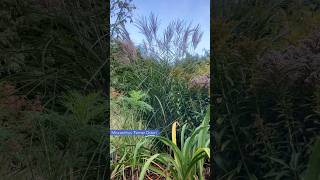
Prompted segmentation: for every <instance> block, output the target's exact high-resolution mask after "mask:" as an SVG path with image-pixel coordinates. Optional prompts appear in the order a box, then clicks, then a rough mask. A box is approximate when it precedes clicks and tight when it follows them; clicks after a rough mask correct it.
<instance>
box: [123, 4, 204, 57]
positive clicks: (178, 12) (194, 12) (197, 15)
mask: <svg viewBox="0 0 320 180" xmlns="http://www.w3.org/2000/svg"><path fill="white" fill-rule="evenodd" d="M133 3H134V5H135V6H136V8H137V9H135V10H134V12H133V19H136V18H139V17H140V16H149V15H150V13H151V12H153V13H154V14H155V15H157V16H158V19H159V20H160V30H161V28H164V27H166V26H167V25H168V24H169V22H170V21H172V20H175V19H182V20H185V21H187V22H192V24H193V25H196V24H200V27H201V31H202V32H203V36H202V40H201V42H200V43H199V45H198V47H197V49H196V53H198V54H203V49H207V50H209V49H210V0H133ZM126 27H127V31H128V32H129V34H130V37H131V39H132V41H133V42H134V43H135V44H136V45H138V44H140V43H141V42H142V39H143V35H141V34H140V33H139V30H138V28H137V27H135V26H134V25H133V24H129V23H128V24H127V26H126ZM161 33H162V32H161Z"/></svg>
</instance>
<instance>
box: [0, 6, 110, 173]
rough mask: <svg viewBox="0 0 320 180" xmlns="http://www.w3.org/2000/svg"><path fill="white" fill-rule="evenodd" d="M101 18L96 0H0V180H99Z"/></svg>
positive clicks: (103, 46) (102, 10) (102, 128)
mask: <svg viewBox="0 0 320 180" xmlns="http://www.w3.org/2000/svg"><path fill="white" fill-rule="evenodd" d="M105 11H106V10H105V5H104V4H103V3H102V1H99V2H98V1H96V2H95V1H85V0H81V1H63V0H23V1H22V0H17V1H11V0H3V1H1V4H0V14H1V16H0V54H1V55H0V63H1V66H0V163H1V166H0V177H1V179H80V178H84V179H96V178H98V179H101V178H102V177H106V175H105V173H106V168H105V166H106V165H107V164H108V161H107V160H106V159H107V155H106V152H107V151H106V147H105V142H104V141H105V139H107V138H106V134H105V132H106V125H105V122H104V120H105V112H106V111H107V108H106V107H107V104H108V101H107V100H106V99H105V97H104V96H103V93H102V90H103V86H105V85H106V84H105V81H106V72H108V71H107V66H106V63H107V55H108V51H107V49H108V48H107V41H106V39H105V38H104V37H105V36H106V32H107V31H106V30H107V29H106V26H105V23H103V22H104V20H105V17H106V13H105ZM104 95H106V94H104Z"/></svg>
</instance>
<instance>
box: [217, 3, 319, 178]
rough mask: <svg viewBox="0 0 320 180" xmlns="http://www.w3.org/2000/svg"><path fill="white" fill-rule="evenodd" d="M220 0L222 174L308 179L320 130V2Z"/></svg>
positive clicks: (219, 138) (219, 133) (219, 146)
mask: <svg viewBox="0 0 320 180" xmlns="http://www.w3.org/2000/svg"><path fill="white" fill-rule="evenodd" d="M215 2H216V13H215V19H212V20H211V21H212V24H211V25H212V37H213V55H214V57H213V61H214V63H213V64H215V66H216V67H215V69H216V71H215V72H214V77H215V78H214V79H213V85H214V87H213V88H214V92H215V94H214V99H215V105H214V108H213V109H214V115H215V116H214V119H215V122H216V128H217V129H215V130H216V131H215V140H216V145H217V148H216V152H214V154H215V157H214V160H215V164H216V166H215V167H216V168H215V172H216V175H217V178H218V179H281V180H282V179H283V180H284V179H288V180H289V179H290V180H292V179H304V178H305V177H306V175H305V174H306V169H307V167H308V165H307V164H308V161H309V159H310V154H311V152H312V147H313V144H314V143H315V140H316V137H317V136H319V132H320V131H319V128H320V126H319V122H320V120H319V109H318V106H319V96H318V94H319V65H318V64H319V53H320V51H319V43H318V42H319V22H320V21H319V17H320V12H319V2H318V1H296V0H282V1H264V0H261V1H255V0H249V1H215ZM313 177H315V176H313Z"/></svg>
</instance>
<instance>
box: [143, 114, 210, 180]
mask: <svg viewBox="0 0 320 180" xmlns="http://www.w3.org/2000/svg"><path fill="white" fill-rule="evenodd" d="M209 113H210V111H209V110H208V111H207V113H206V116H205V118H204V120H203V121H202V124H201V125H200V126H199V127H197V128H196V129H195V130H194V131H193V132H192V134H191V135H190V136H189V137H187V138H186V139H185V135H186V130H187V124H185V125H183V127H182V130H181V135H180V138H181V142H180V148H179V147H178V144H177V138H176V127H177V122H174V123H173V126H172V139H171V140H170V139H168V138H165V137H161V136H156V137H155V138H156V139H158V140H160V141H161V142H162V143H164V144H165V145H167V146H168V147H169V148H170V149H171V150H172V151H173V155H174V156H173V157H172V156H171V155H170V154H168V153H157V154H154V155H152V156H151V157H149V158H148V159H147V160H146V162H145V163H144V164H143V167H142V170H141V173H140V177H139V180H143V179H144V176H145V174H146V172H147V170H151V171H154V172H156V173H158V174H160V175H162V176H164V177H166V178H167V179H172V178H173V179H176V180H189V179H194V178H198V179H203V178H204V175H203V166H204V159H205V158H206V157H209V158H210V148H209V143H210V138H209ZM150 137H151V136H149V137H147V138H150ZM151 163H153V164H155V165H158V166H159V164H162V166H166V170H164V169H162V171H160V170H159V169H156V168H154V167H152V166H150V165H151ZM163 171H164V172H163Z"/></svg>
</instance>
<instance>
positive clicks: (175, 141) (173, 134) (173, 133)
mask: <svg viewBox="0 0 320 180" xmlns="http://www.w3.org/2000/svg"><path fill="white" fill-rule="evenodd" d="M177 125H179V123H178V122H177V121H176V122H174V123H173V124H172V130H171V134H172V135H171V138H172V142H173V143H174V144H175V145H177Z"/></svg>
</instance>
